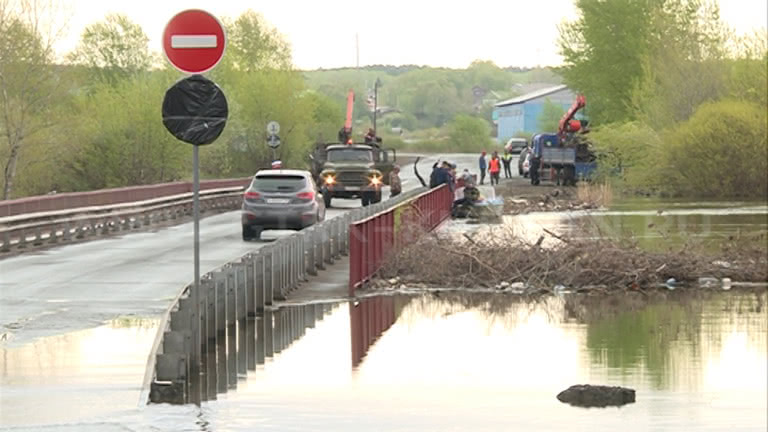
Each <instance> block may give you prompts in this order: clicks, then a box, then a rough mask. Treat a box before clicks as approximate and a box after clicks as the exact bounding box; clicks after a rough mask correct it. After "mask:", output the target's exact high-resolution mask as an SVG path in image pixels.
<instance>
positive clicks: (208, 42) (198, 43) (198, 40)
mask: <svg viewBox="0 0 768 432" xmlns="http://www.w3.org/2000/svg"><path fill="white" fill-rule="evenodd" d="M217 42H218V41H217V38H216V35H174V36H171V48H181V49H184V48H216V47H217Z"/></svg>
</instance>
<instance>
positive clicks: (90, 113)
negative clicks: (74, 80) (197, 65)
mask: <svg viewBox="0 0 768 432" xmlns="http://www.w3.org/2000/svg"><path fill="white" fill-rule="evenodd" d="M169 78H171V73H168V72H166V73H162V72H160V73H156V74H154V75H149V76H147V75H138V76H136V77H133V78H128V79H125V80H122V81H120V82H118V83H116V84H115V85H110V84H106V83H104V84H101V85H98V86H96V87H95V88H94V89H93V91H91V92H89V93H88V94H83V95H81V96H80V97H79V99H78V104H77V106H78V117H79V121H78V122H77V123H75V125H76V127H77V128H78V129H77V132H76V133H75V136H76V137H77V139H78V141H79V142H80V143H81V148H80V150H79V152H78V157H77V158H76V159H75V160H74V161H73V163H72V164H71V166H70V167H69V172H70V173H71V178H70V185H69V187H71V188H73V189H76V190H82V189H102V188H109V187H118V186H127V185H138V184H152V183H161V182H167V181H173V180H179V179H181V178H182V177H184V176H185V173H186V172H187V171H188V165H187V163H186V162H188V161H189V159H190V156H191V146H189V145H187V144H184V143H181V142H179V141H178V140H176V139H175V138H174V137H173V136H172V135H171V134H169V133H168V131H167V130H166V129H165V127H164V126H163V123H162V120H161V119H162V116H161V113H160V110H161V107H162V103H163V97H164V95H165V90H166V88H167V83H168V81H169ZM126 107H130V109H126Z"/></svg>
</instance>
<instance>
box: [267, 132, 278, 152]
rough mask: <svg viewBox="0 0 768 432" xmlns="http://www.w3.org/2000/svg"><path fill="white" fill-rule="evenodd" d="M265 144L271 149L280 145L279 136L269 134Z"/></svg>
mask: <svg viewBox="0 0 768 432" xmlns="http://www.w3.org/2000/svg"><path fill="white" fill-rule="evenodd" d="M267 145H268V146H270V147H271V148H273V149H276V148H278V147H280V137H279V136H277V135H270V136H269V139H267Z"/></svg>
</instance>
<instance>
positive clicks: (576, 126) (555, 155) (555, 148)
mask: <svg viewBox="0 0 768 432" xmlns="http://www.w3.org/2000/svg"><path fill="white" fill-rule="evenodd" d="M585 105H586V100H585V98H584V96H582V95H579V96H578V97H577V98H576V102H574V104H573V106H572V107H571V108H570V109H569V110H568V112H567V113H565V115H564V116H563V118H562V119H560V125H559V128H558V133H557V134H537V135H534V137H533V140H532V141H533V150H534V153H536V152H538V153H539V156H540V157H541V165H540V172H541V174H543V175H540V177H541V178H542V179H549V180H554V181H556V182H557V184H558V185H560V184H561V183H562V184H564V185H568V184H570V185H574V184H576V182H577V181H579V180H586V179H589V178H591V177H592V176H593V175H594V172H595V170H596V169H597V161H596V156H595V154H594V153H593V152H592V150H591V148H590V145H589V143H588V142H587V141H586V140H584V139H582V138H581V135H582V134H583V132H582V134H579V133H578V132H579V131H580V129H581V123H580V122H579V121H578V120H572V119H573V117H574V115H575V114H576V112H577V111H578V110H580V109H581V108H583V107H584V106H585Z"/></svg>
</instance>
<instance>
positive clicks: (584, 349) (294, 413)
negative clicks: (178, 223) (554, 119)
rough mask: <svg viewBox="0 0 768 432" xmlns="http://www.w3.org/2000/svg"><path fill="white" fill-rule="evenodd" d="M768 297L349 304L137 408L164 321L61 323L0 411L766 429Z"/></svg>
mask: <svg viewBox="0 0 768 432" xmlns="http://www.w3.org/2000/svg"><path fill="white" fill-rule="evenodd" d="M766 302H768V295H767V294H766V292H765V291H764V290H763V291H758V292H722V293H721V292H708V293H701V294H700V295H696V296H692V295H691V294H690V293H687V294H685V293H678V292H663V293H659V294H657V297H654V298H651V299H645V298H644V297H626V296H623V297H618V296H617V297H603V298H599V299H594V298H588V297H580V296H567V295H566V296H560V297H550V298H548V299H545V300H539V301H537V302H534V303H530V302H526V301H524V300H523V299H520V298H517V297H515V296H508V295H488V294H474V295H466V294H464V295H461V294H449V293H439V294H426V295H420V296H389V297H378V298H371V299H366V300H362V301H360V302H358V303H354V304H350V303H341V304H337V305H335V306H334V307H333V308H329V309H328V310H327V312H326V314H325V316H324V318H323V319H322V320H319V321H317V322H316V323H315V322H314V321H313V328H305V326H304V325H301V326H302V328H301V329H291V328H287V329H286V328H283V329H282V331H284V332H286V331H287V332H288V333H290V334H292V335H296V337H297V338H296V339H295V340H292V341H290V343H289V344H288V345H285V346H284V347H282V349H281V350H280V352H279V353H275V354H274V355H273V356H271V357H269V358H267V359H266V361H264V362H263V364H262V362H258V365H257V366H255V367H254V368H253V370H249V371H248V372H247V374H241V375H240V376H239V380H238V382H237V386H236V389H235V388H233V387H232V386H230V389H229V391H228V392H227V393H223V394H219V395H218V400H215V401H210V402H205V403H203V405H202V407H201V408H197V407H194V406H189V405H187V406H171V405H166V404H160V405H149V406H138V405H137V402H138V399H139V397H140V393H141V389H140V383H141V379H142V376H143V370H142V367H141V365H142V364H143V360H142V359H139V358H135V357H136V356H134V355H132V352H138V351H142V350H143V349H144V345H146V344H151V340H152V339H153V337H154V334H153V333H154V330H153V329H152V325H147V324H146V323H142V322H140V321H139V322H136V323H134V325H133V326H131V324H130V323H125V324H128V326H126V327H121V326H115V325H111V326H105V327H102V328H99V329H94V330H89V331H84V332H78V333H77V334H71V335H67V336H61V337H62V338H63V337H76V338H80V342H79V343H78V346H79V347H80V352H79V353H67V354H64V353H60V352H58V351H57V350H56V346H57V343H60V342H61V341H60V339H58V338H59V337H51V338H44V339H40V340H38V341H36V342H35V343H33V344H30V345H26V346H23V347H19V348H13V349H8V350H4V351H3V353H2V354H3V356H2V365H0V366H1V367H0V370H2V381H0V384H1V385H2V397H3V399H2V417H0V418H1V420H2V422H1V424H2V426H3V427H6V428H10V429H11V430H17V429H18V430H41V431H42V430H44V431H48V430H72V431H80V430H94V431H96V430H98V431H111V430H129V431H139V430H141V431H144V430H202V431H252V430H262V431H451V430H455V431H466V430H472V431H501V430H537V431H539V430H566V429H568V430H585V429H588V430H590V431H603V430H604V431H615V430H630V431H634V430H637V431H645V430H654V431H656V430H675V431H677V430H712V431H721V430H726V429H727V430H729V431H752V430H765V428H766V422H767V421H768V418H766V410H765V407H766V404H768V398H767V396H766V393H767V389H766V386H767V384H766V383H767V381H766V380H767V379H768V376H767V375H766V364H768V358H767V356H766V350H767V349H768V344H767V337H768V330H767V329H768V315H767V314H766V307H767V306H768V305H767V304H766ZM291 309H292V308H286V309H283V310H282V312H279V313H282V314H284V315H286V316H287V315H290V314H291ZM276 314H278V312H276ZM295 315H296V314H295ZM276 316H277V315H276ZM275 322H276V323H277V321H275ZM297 323H300V321H297V320H293V321H283V324H288V325H289V326H292V325H300V324H297ZM275 340H276V339H275ZM275 343H276V342H275ZM257 345H258V341H257ZM275 346H276V347H277V345H275ZM140 348H141V349H140ZM249 351H250V350H249ZM238 355H246V356H248V355H249V354H248V353H247V352H246V353H242V354H241V353H238ZM77 356H80V360H79V361H78V360H76V357H77ZM144 360H145V359H144ZM246 362H247V363H248V364H250V363H252V361H251V360H250V359H246ZM249 369H250V367H249ZM583 383H590V384H605V385H622V386H627V387H631V388H634V389H636V391H637V402H636V403H634V404H629V405H626V406H624V407H621V408H616V407H612V408H591V409H584V408H577V407H572V406H569V405H565V404H562V403H560V402H559V401H558V400H557V399H556V397H555V396H556V395H557V393H558V392H560V391H561V390H563V389H565V388H567V387H569V386H571V385H573V384H583Z"/></svg>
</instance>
